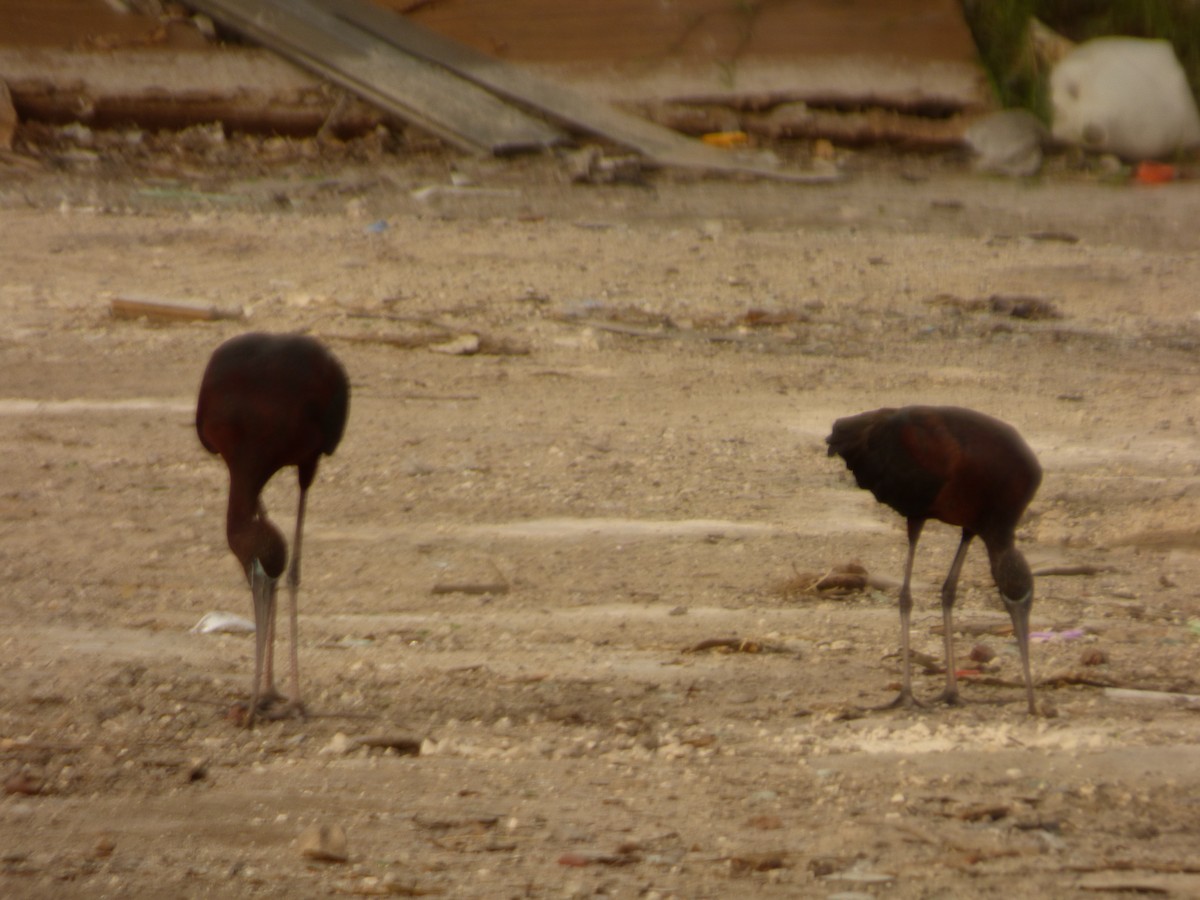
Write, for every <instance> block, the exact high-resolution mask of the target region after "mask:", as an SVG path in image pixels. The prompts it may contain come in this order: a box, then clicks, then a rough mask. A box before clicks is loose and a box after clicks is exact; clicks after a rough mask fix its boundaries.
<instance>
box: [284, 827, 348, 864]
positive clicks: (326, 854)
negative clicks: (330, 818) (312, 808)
mask: <svg viewBox="0 0 1200 900" xmlns="http://www.w3.org/2000/svg"><path fill="white" fill-rule="evenodd" d="M296 846H297V849H298V850H299V851H300V855H301V856H303V857H304V858H305V859H313V860H317V861H319V862H331V863H344V862H346V861H347V860H348V859H349V858H350V854H349V851H348V849H347V844H346V831H345V829H343V828H342V826H341V825H326V824H318V823H314V824H312V825H309V826H308V827H307V828H305V829H304V831H302V832H301V833H300V836H299V837H298V838H297V839H296Z"/></svg>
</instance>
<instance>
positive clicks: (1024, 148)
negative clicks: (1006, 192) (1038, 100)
mask: <svg viewBox="0 0 1200 900" xmlns="http://www.w3.org/2000/svg"><path fill="white" fill-rule="evenodd" d="M1047 137H1048V135H1047V133H1046V126H1045V125H1043V124H1042V123H1041V121H1040V120H1039V119H1038V117H1037V116H1035V115H1034V114H1033V113H1031V112H1029V111H1028V110H1024V109H1004V110H1001V111H1000V112H995V113H992V114H991V115H988V116H984V117H983V118H982V119H979V120H978V121H976V122H974V123H973V124H972V125H971V126H970V127H969V128H968V129H967V131H966V134H964V135H963V139H964V140H965V141H966V143H967V146H968V147H970V148H971V149H972V150H973V151H974V152H975V169H976V171H979V172H991V173H996V174H999V175H1010V176H1012V177H1014V178H1024V177H1028V176H1030V175H1036V174H1037V172H1038V169H1040V168H1041V166H1042V146H1043V144H1045V142H1046V139H1047Z"/></svg>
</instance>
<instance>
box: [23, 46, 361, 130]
mask: <svg viewBox="0 0 1200 900" xmlns="http://www.w3.org/2000/svg"><path fill="white" fill-rule="evenodd" d="M0 72H3V73H4V78H5V79H6V80H7V83H8V86H9V88H10V90H11V91H12V98H13V104H14V106H15V107H16V109H17V111H18V112H19V113H20V115H21V117H22V118H23V119H24V120H26V121H40V122H54V123H59V124H66V123H68V122H82V123H83V124H85V125H90V126H93V127H97V128H108V127H123V126H128V125H136V126H138V127H142V128H186V127H187V126H189V125H198V124H206V123H210V122H221V123H222V124H223V125H225V126H226V127H227V128H229V129H231V130H237V131H249V132H257V133H270V134H284V135H311V134H315V133H316V132H317V131H318V130H319V129H321V128H322V127H329V126H330V125H331V124H332V125H333V126H334V127H333V131H334V133H335V134H338V135H348V134H361V133H364V132H366V131H369V130H370V129H372V128H374V127H375V126H376V125H378V124H379V123H380V122H381V121H382V120H383V115H384V114H383V113H381V112H379V111H378V110H376V109H375V108H374V107H368V106H367V105H366V104H354V106H353V108H350V109H347V108H346V104H343V105H342V106H341V107H340V108H339V107H338V99H339V98H338V96H337V93H336V92H333V91H330V90H329V88H328V85H327V84H326V83H325V82H324V81H322V80H320V79H318V78H314V77H313V76H312V75H310V74H308V73H307V72H305V71H303V70H301V69H298V68H296V67H295V66H294V65H292V64H291V63H289V62H288V61H287V60H285V59H282V58H281V57H280V56H278V55H277V54H275V53H271V52H270V51H267V50H260V49H257V48H246V47H224V48H219V49H218V48H208V49H204V50H172V49H159V48H155V49H136V50H131V49H125V50H122V51H120V52H119V53H97V52H95V51H89V50H66V49H57V48H49V47H30V48H12V47H3V46H0ZM335 111H336V112H335ZM331 118H334V119H336V120H337V121H336V122H333V123H331V122H330V120H331ZM2 119H3V114H2V113H0V120H2Z"/></svg>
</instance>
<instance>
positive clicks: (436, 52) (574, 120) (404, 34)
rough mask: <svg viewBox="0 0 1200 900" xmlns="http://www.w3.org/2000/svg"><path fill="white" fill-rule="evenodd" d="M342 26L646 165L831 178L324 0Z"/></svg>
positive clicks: (369, 10) (361, 0) (374, 13)
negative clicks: (743, 151)
mask: <svg viewBox="0 0 1200 900" xmlns="http://www.w3.org/2000/svg"><path fill="white" fill-rule="evenodd" d="M326 4H327V5H328V7H329V9H330V10H331V12H332V13H333V14H334V15H335V16H336V17H337V18H338V19H340V20H342V21H344V22H352V23H354V24H355V25H358V26H360V27H362V28H364V29H369V30H370V31H371V32H373V33H374V34H377V35H379V37H380V38H382V39H384V40H386V41H387V42H388V43H390V44H391V45H392V46H394V47H395V48H396V49H398V50H402V51H404V52H405V53H409V54H412V55H413V56H419V57H421V58H422V59H426V60H429V61H430V62H431V63H436V64H438V65H440V66H445V67H446V68H448V69H450V70H452V71H454V72H456V73H458V74H459V75H461V76H463V77H464V78H466V79H469V80H470V81H472V82H474V83H476V84H478V85H480V86H482V87H485V88H487V89H488V90H490V91H494V92H495V93H497V94H499V95H500V96H502V97H506V98H508V99H510V100H512V101H514V102H517V103H521V104H523V105H525V106H528V107H531V108H534V109H538V110H541V111H543V112H544V113H546V114H547V115H549V116H552V117H553V118H555V119H557V120H559V121H562V122H565V123H566V124H568V125H571V126H573V127H575V128H578V129H580V130H582V131H586V132H591V133H593V134H597V135H600V136H602V137H606V138H608V139H609V140H612V141H614V142H616V143H618V144H621V145H622V146H625V147H629V148H631V149H634V150H637V151H638V152H640V153H642V154H643V155H645V156H646V157H647V158H648V160H649V161H650V162H652V163H656V164H659V165H668V166H679V167H682V168H688V169H701V170H704V171H710V172H726V173H735V174H750V175H758V176H764V177H769V178H777V179H784V180H788V181H798V182H823V181H831V180H835V179H836V178H837V176H836V175H835V174H833V173H804V172H788V171H784V170H780V169H776V168H774V167H773V166H771V165H769V164H768V163H766V162H764V161H762V160H759V159H756V158H754V157H749V156H742V155H734V154H730V153H728V152H727V151H725V150H721V149H717V148H714V147H709V146H706V145H704V144H701V143H700V142H698V141H695V140H692V139H690V138H687V137H684V136H683V135H681V134H678V133H677V132H674V131H671V130H670V129H668V128H664V127H662V126H661V125H656V124H655V123H653V122H650V121H647V120H646V119H642V118H639V117H637V116H634V115H630V114H628V113H625V112H622V111H620V110H618V109H616V108H615V107H613V106H610V105H608V104H606V103H603V102H600V101H597V100H594V99H592V98H591V97H589V96H587V95H586V94H583V93H581V92H579V91H577V90H574V89H572V88H570V87H567V86H565V85H562V84H559V83H557V82H553V81H550V80H548V79H545V78H542V77H540V76H538V75H537V74H535V73H533V72H530V71H528V70H526V69H522V68H519V67H517V66H513V65H509V64H508V63H504V62H501V61H500V60H497V59H494V58H492V57H490V56H487V55H486V54H484V53H480V52H479V51H477V50H474V49H472V48H470V47H467V46H466V45H464V44H459V43H457V42H455V41H452V40H450V39H448V38H445V37H442V36H441V35H439V34H437V33H436V32H433V31H430V30H429V29H427V28H424V27H422V26H420V25H417V24H415V23H413V22H411V21H409V20H407V19H405V18H403V17H401V16H398V15H396V14H394V13H392V12H389V11H388V10H385V9H381V8H379V7H377V6H374V5H373V4H371V3H368V2H366V0H326Z"/></svg>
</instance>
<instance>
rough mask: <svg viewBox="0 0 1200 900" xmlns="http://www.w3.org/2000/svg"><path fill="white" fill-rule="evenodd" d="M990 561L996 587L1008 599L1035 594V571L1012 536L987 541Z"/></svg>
mask: <svg viewBox="0 0 1200 900" xmlns="http://www.w3.org/2000/svg"><path fill="white" fill-rule="evenodd" d="M986 545H987V551H988V562H989V563H991V567H992V578H994V579H995V581H996V587H997V588H999V589H1000V593H1001V594H1003V595H1004V596H1005V598H1007V599H1008V600H1013V601H1020V600H1025V599H1027V598H1031V597H1032V596H1033V572H1031V571H1030V569H1029V563H1028V562H1026V560H1025V557H1024V556H1023V555H1022V554H1021V551H1020V550H1018V549H1017V548H1016V546H1015V545H1014V543H1013V540H1012V538H1011V537H1010V538H1008V540H1006V541H1000V542H993V541H986Z"/></svg>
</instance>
